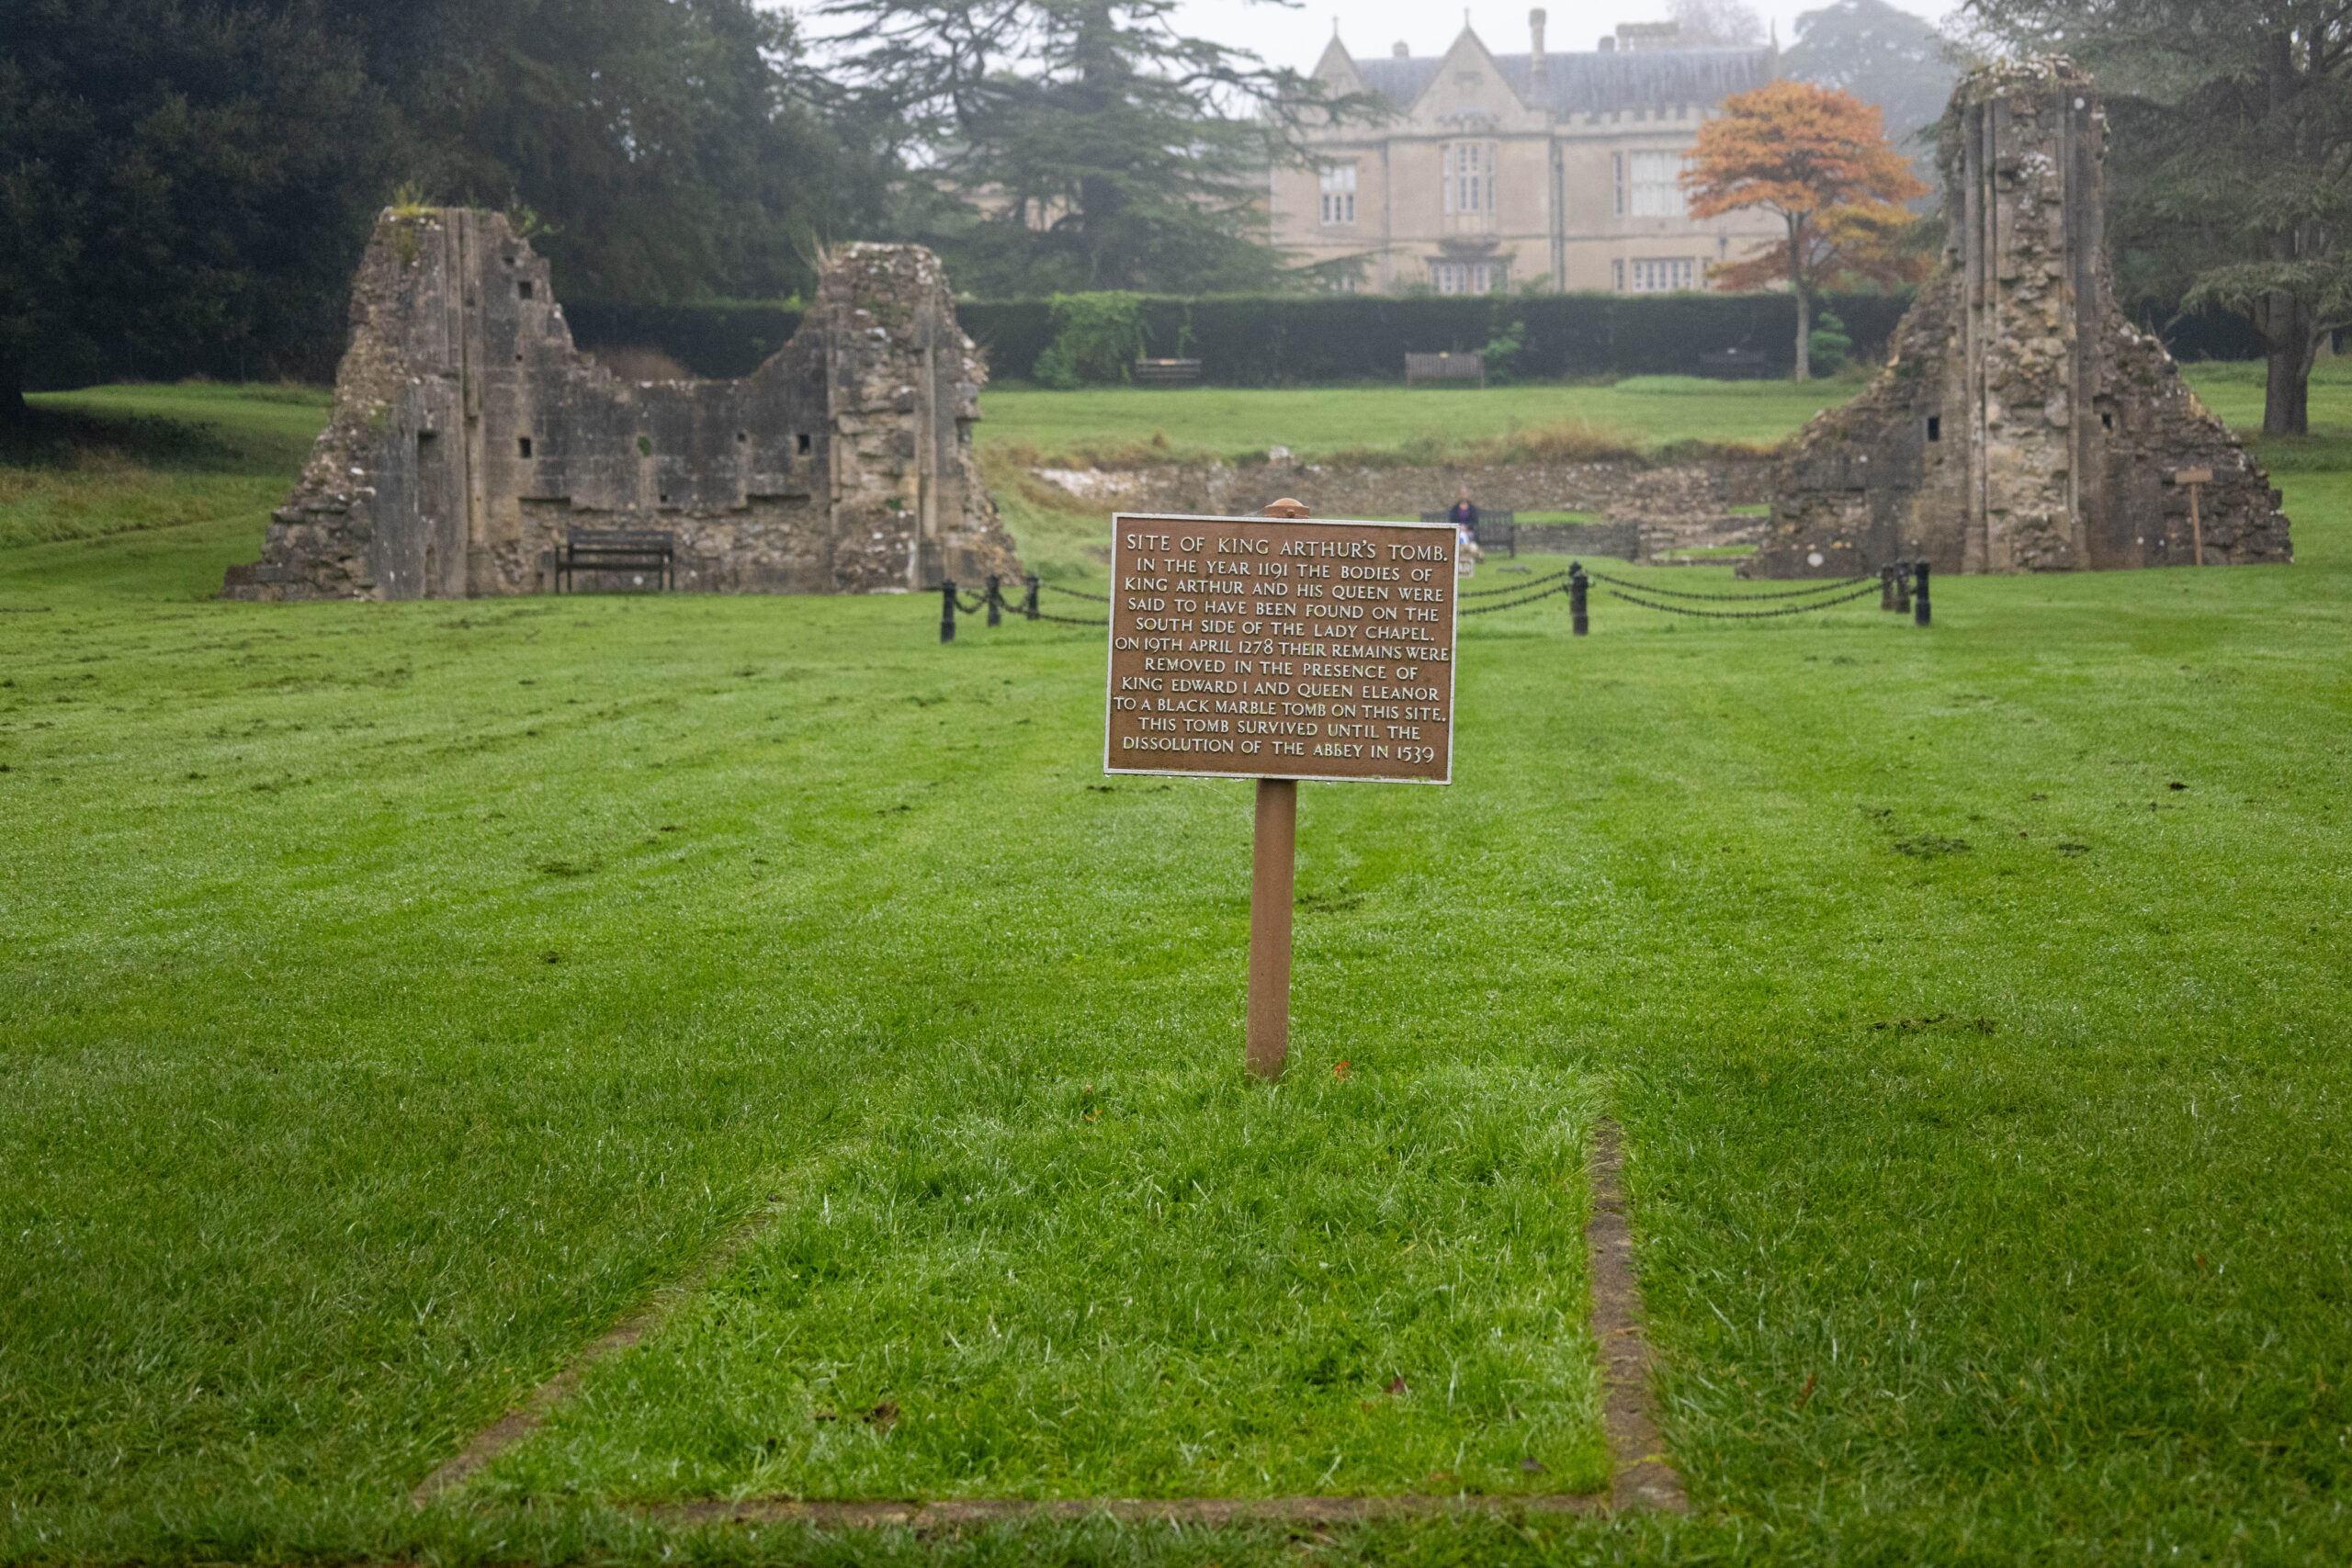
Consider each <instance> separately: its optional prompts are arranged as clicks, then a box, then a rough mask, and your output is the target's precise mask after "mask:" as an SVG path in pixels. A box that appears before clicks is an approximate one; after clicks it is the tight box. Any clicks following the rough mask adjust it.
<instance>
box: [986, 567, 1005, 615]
mask: <svg viewBox="0 0 2352 1568" xmlns="http://www.w3.org/2000/svg"><path fill="white" fill-rule="evenodd" d="M1003 589H1004V582H1003V580H1002V579H1001V578H1000V577H998V576H997V574H996V573H994V572H990V573H989V625H990V626H1002V625H1003V624H1004V615H1003V614H1002V612H1003V610H1004V592H1003Z"/></svg>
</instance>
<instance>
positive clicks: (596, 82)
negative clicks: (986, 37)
mask: <svg viewBox="0 0 2352 1568" xmlns="http://www.w3.org/2000/svg"><path fill="white" fill-rule="evenodd" d="M328 3H329V4H331V5H333V6H335V8H336V10H337V13H338V15H339V16H340V17H341V18H342V19H343V20H344V21H345V24H346V25H347V26H348V27H349V28H351V29H352V31H353V32H354V34H355V35H356V36H357V37H359V38H361V39H365V40H366V50H367V56H368V68H369V71H370V73H372V74H373V75H374V76H375V77H376V78H377V79H378V80H379V81H380V82H382V83H383V84H384V85H385V89H386V91H387V92H388V93H389V94H390V97H391V99H392V101H393V103H394V104H395V105H396V106H397V107H398V108H399V109H400V111H401V122H402V127H401V144H400V153H399V161H400V163H401V168H402V171H403V173H404V175H406V176H407V177H408V178H409V179H411V180H413V182H414V183H415V185H416V186H418V187H419V188H420V189H422V190H423V191H424V192H425V193H426V194H427V195H428V196H430V197H433V198H435V199H436V200H442V201H449V202H463V203H469V204H473V205H480V206H489V207H519V208H527V209H530V211H531V212H532V214H533V215H534V216H535V217H536V218H537V220H538V221H539V222H540V223H541V224H543V225H544V228H543V230H542V231H541V232H540V233H539V234H538V236H537V239H536V242H535V243H537V244H538V245H539V246H540V247H541V248H542V249H543V250H544V251H546V252H547V253H548V257H549V260H550V261H551V262H552V263H553V264H554V266H555V270H556V278H557V285H558V287H559V288H562V289H565V290H568V291H571V292H575V293H580V294H585V295H591V296H599V297H604V298H613V299H678V298H685V297H690V296H693V295H695V294H709V293H719V294H748V295H767V294H775V293H783V292H786V291H788V290H790V289H792V288H797V287H798V286H801V285H803V284H805V283H807V282H808V281H809V271H808V265H807V258H808V257H809V256H810V255H811V254H814V251H815V248H816V246H817V244H818V243H820V242H821V240H822V239H823V238H824V237H825V235H826V233H827V231H829V230H830V229H831V227H832V226H833V225H834V223H835V222H836V220H837V217H836V214H837V209H836V207H835V203H834V188H835V185H836V178H837V171H836V168H835V158H834V153H833V149H832V144H831V138H830V136H829V135H828V133H827V131H826V130H825V128H824V126H823V125H822V124H821V123H820V120H819V118H818V117H817V115H816V113H815V111H814V109H813V108H812V107H811V105H810V104H809V95H808V91H807V86H808V82H807V78H805V77H804V76H803V75H802V74H801V73H800V71H799V65H798V62H799V56H800V51H799V47H798V40H797V36H796V34H795V31H794V28H793V24H792V20H791V18H790V17H788V16H786V15H784V14H782V13H780V12H775V11H768V10H763V9H762V8H760V7H759V6H757V5H755V4H754V3H753V0H416V3H415V4H413V5H412V6H406V7H401V8H392V7H387V6H383V5H381V4H380V0H328Z"/></svg>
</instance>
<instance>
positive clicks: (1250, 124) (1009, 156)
mask: <svg viewBox="0 0 2352 1568" xmlns="http://www.w3.org/2000/svg"><path fill="white" fill-rule="evenodd" d="M1177 9H1178V6H1177V4H1176V0H978V3H964V0H833V3H832V4H830V5H828V6H826V7H825V11H826V14H828V15H829V16H831V17H835V18H838V19H840V20H842V21H844V22H846V23H848V24H849V27H848V30H847V33H846V36H845V39H844V48H845V51H846V58H845V60H844V62H843V73H842V74H843V77H844V81H845V84H846V90H845V91H844V92H843V94H842V100H841V107H842V115H843V119H844V123H846V124H849V125H851V126H854V127H856V128H857V133H856V135H855V137H854V140H857V141H862V143H863V150H864V152H865V155H866V156H867V157H868V158H869V159H870V160H871V161H872V164H873V166H874V167H875V169H876V171H877V173H878V175H879V177H881V178H883V179H887V180H888V182H889V183H890V186H891V197H892V200H893V202H894V205H895V213H896V220H897V222H898V224H899V226H900V227H901V228H902V229H903V230H906V231H911V232H915V233H918V234H921V235H922V237H925V238H928V239H930V240H932V241H933V243H936V244H938V245H940V246H941V247H942V248H943V249H944V250H946V251H947V252H948V253H949V254H950V255H951V259H952V260H953V262H954V264H955V265H956V274H957V280H958V282H959V283H960V284H962V285H963V286H964V287H966V288H973V289H976V290H977V291H980V292H988V293H1008V294H1009V293H1027V294H1036V293H1046V292H1052V291H1056V290H1083V289H1112V288H1159V289H1170V290H1184V291H1198V290H1212V289H1236V288H1264V287H1268V286H1275V285H1279V284H1281V283H1282V282H1283V281H1284V280H1285V277H1286V274H1287V271H1288V269H1287V268H1286V267H1285V265H1283V257H1282V256H1281V255H1280V254H1279V253H1277V252H1275V251H1274V250H1273V249H1272V247H1271V245H1270V244H1269V243H1267V242H1266V240H1265V238H1264V225H1265V223H1266V215H1265V210H1264V205H1263V203H1264V196H1265V190H1266V180H1267V175H1268V172H1269V170H1270V169H1271V167H1272V164H1273V162H1274V161H1275V160H1277V159H1280V158H1283V157H1295V156H1300V155H1302V153H1301V151H1300V149H1299V148H1298V146H1297V144H1296V133H1297V132H1298V131H1299V130H1300V129H1301V128H1302V127H1304V126H1305V125H1306V124H1308V123H1310V122H1312V121H1314V120H1316V119H1318V118H1329V117H1331V116H1334V115H1340V114H1362V113H1365V112H1368V109H1367V106H1366V104H1364V103H1363V102H1359V101H1356V100H1344V101H1332V100H1329V99H1328V98H1327V97H1326V96H1325V95H1324V93H1323V92H1322V91H1321V85H1320V84H1319V83H1317V82H1316V81H1314V80H1313V79H1311V78H1308V77H1305V76H1302V75H1300V74H1299V73H1296V72H1294V71H1289V70H1278V69H1272V68H1269V67H1267V66H1265V65H1263V64H1262V63H1261V62H1259V61H1258V60H1257V58H1256V57H1255V56H1253V55H1251V54H1250V53H1248V52H1247V51H1241V50H1236V49H1231V48H1227V47H1226V46H1223V45H1220V44H1216V43H1213V42H1210V41H1207V40H1205V39H1194V38H1187V37H1185V36H1183V35H1182V33H1180V32H1179V31H1177V29H1176V27H1175V24H1174V13H1175V12H1176V10H1177Z"/></svg>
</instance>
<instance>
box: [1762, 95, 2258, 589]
mask: <svg viewBox="0 0 2352 1568" xmlns="http://www.w3.org/2000/svg"><path fill="white" fill-rule="evenodd" d="M2106 136H2107V117H2106V116H2105V114H2104V113H2103V112H2102V111H2101V110H2100V107H2099V104H2098V96H2097V95H2096V94H2095V93H2094V92H2093V91H2092V88H2091V84H2090V79H2089V78H2088V77H2087V76H2086V75H2085V74H2084V73H2082V72H2081V71H2080V70H2078V69H2077V68H2076V67H2075V64H2074V63H2073V62H2071V61H2067V60H2064V59H2058V58H2045V59H2039V60H2032V61H2027V62H2018V63H2004V64H2000V65H1995V66H1990V67H1987V68H1985V69H1982V70H1979V71H1977V72H1975V73H1972V74H1971V75H1969V76H1967V77H1965V78H1963V79H1962V82H1961V84H1960V86H1959V88H1958V90H1957V91H1955V92H1954V94H1953V95H1952V101H1951V108H1950V109H1949V110H1947V111H1946V113H1945V116H1944V124H1943V135H1942V163H1943V169H1944V204H1945V210H1946V211H1947V212H1948V213H1950V214H1951V235H1950V238H1949V239H1948V240H1947V241H1946V242H1945V245H1944V255H1943V265H1942V266H1941V267H1940V268H1939V270H1938V272H1937V274H1936V276H1934V277H1933V278H1931V279H1930V280H1929V281H1928V284H1927V285H1926V286H1925V287H1924V288H1922V289H1921V290H1920V294H1919V299H1918V302H1917V304H1915V305H1914V306H1913V307H1912V308H1911V310H1910V312H1909V313H1908V314H1907V315H1905V317H1904V319H1903V321H1902V324H1901V325H1900V326H1898V327H1897V328H1896V330H1895V333H1894V349H1893V354H1892V356H1891V358H1890V359H1889V361H1888V364H1887V366H1886V367H1885V368H1884V369H1883V370H1882V371H1880V373H1879V375H1878V377H1877V378H1876V379H1875V380H1873V381H1872V382H1871V386H1870V388H1869V389H1868V390H1866V391H1865V392H1863V393H1862V395H1861V396H1860V397H1859V398H1857V399H1855V400H1853V401H1852V402H1851V403H1849V404H1848V405H1847V406H1846V407H1844V408H1842V409H1837V410H1833V411H1831V412H1826V413H1824V414H1822V415H1820V416H1819V417H1818V418H1816V419H1815V420H1814V421H1813V422H1812V423H1810V424H1808V425H1807V426H1806V427H1805V429H1804V434H1803V435H1801V436H1800V437H1799V438H1798V442H1797V446H1796V447H1795V449H1794V451H1793V452H1792V454H1791V456H1790V457H1788V458H1787V459H1785V460H1784V461H1783V463H1782V464H1781V468H1780V470H1779V472H1778V473H1777V474H1776V475H1775V477H1774V485H1773V491H1772V516H1771V521H1770V525H1769V527H1768V529H1767V531H1766V535H1765V539H1764V542H1763V544H1762V545H1761V546H1760V547H1758V554H1757V556H1756V558H1755V560H1754V562H1753V564H1752V565H1751V566H1750V568H1749V569H1748V570H1749V572H1750V574H1751V575H1755V576H1758V577H1850V576H1859V575H1861V574H1864V573H1867V572H1870V571H1874V570H1877V569H1878V568H1879V567H1881V566H1883V565H1885V564H1886V563H1887V562H1889V561H1893V560H1895V559H1897V558H1908V559H1913V560H1918V559H1925V560H1928V561H1929V562H1931V563H1932V564H1933V565H1934V566H1935V568H1936V569H1937V570H1942V571H1972V572H2014V571H2066V570H2083V569H2086V568H2088V569H2105V568H2115V567H2140V566H2173V565H2186V564H2188V563H2190V562H2191V561H2192V560H2193V559H2194V558H2195V556H2194V551H2193V549H2192V543H2191V541H2192V538H2193V536H2194V535H2195V532H2196V530H2195V529H2194V528H2193V527H2192V525H2191V520H2190V513H2189V507H2190V502H2191V495H2190V491H2189V488H2188V486H2187V485H2184V484H2182V483H2180V482H2178V481H2177V478H2176V476H2177V475H2178V474H2180V473H2181V472H2183V471H2184V470H2187V471H2194V470H2198V469H2210V470H2211V474H2212V478H2211V481H2210V482H2208V483H2204V484H2201V485H2199V487H2198V494H2197V495H2196V497H2195V500H2196V502H2197V507H2198V516H2199V520H2200V522H2201V525H2202V532H2203V538H2204V559H2205V561H2206V562H2209V563H2212V564H2222V563H2244V562H2256V561H2278V562H2284V561H2289V560H2291V559H2293V557H2294V552H2293V547H2292V546H2291V545H2290V542H2289V539H2288V533H2287V519H2286V517H2285V516H2284V515H2283V514H2282V513H2280V512H2279V510H2278V491H2274V490H2272V489H2271V488H2270V482H2269V479H2268V477H2267V476H2266V475H2265V474H2264V473H2263V472H2262V470H2260V469H2259V468H2256V467H2255V466H2254V464H2253V462H2252V460H2251V459H2249V458H2248V457H2247V456H2246V454H2245V449H2244V448H2243V447H2241V446H2239V445H2238V443H2237V442H2236V440H2235V439H2234V438H2233V437H2232V435H2231V434H2230V433H2229V431H2228V430H2227V429H2226V428H2224V427H2223V425H2222V423H2221V422H2220V421H2219V420H2217V419H2215V418H2214V417H2213V416H2212V415H2211V413H2210V412H2207V411H2206V409H2205V407H2204V405H2203V404H2202V403H2200V402H2199V401H2198V399H2197V395H2196V394H2195V393H2194V392H2192V391H2190V390H2189V389H2188V387H2186V386H2185V385H2183V384H2182V382H2181V380H2180V377H2179V373H2178V371H2177V368H2176V367H2174V365H2173V361H2172V356H2171V355H2169V354H2167V353H2165V347H2164V345H2163V344H2161V343H2159V342H2158V341H2157V340H2156V339H2155V338H2154V337H2153V336H2151V335H2149V334H2148V333H2143V332H2140V331H2138V330H2137V329H2135V328H2134V327H2133V326H2132V325H2131V322H2130V321H2126V320H2125V319H2124V317H2123V315H2122V313H2121V312H2120V310H2117V309H2116V306H2115V298H2114V288H2113V282H2112V279H2111V277H2110V276H2109V270H2108V264H2107V258H2106V254H2105V246H2104V240H2103V232H2102V231H2103V226H2104V216H2105V209H2106V193H2105V186H2104V184H2103V180H2104V172H2103V167H2104V163H2105V158H2106V145H2105V143H2106Z"/></svg>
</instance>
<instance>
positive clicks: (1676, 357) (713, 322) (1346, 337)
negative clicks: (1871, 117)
mask: <svg viewBox="0 0 2352 1568" xmlns="http://www.w3.org/2000/svg"><path fill="white" fill-rule="evenodd" d="M1905 303H1906V301H1905V300H1904V299H1900V298H1887V297H1885V296H1882V295H1875V294H1851V295H1843V294H1841V295H1836V296H1833V297H1832V298H1831V299H1830V304H1831V306H1832V308H1833V309H1835V310H1836V311H1837V313H1838V316H1839V318H1840V319H1842V320H1843V321H1845V323H1846V331H1847V333H1848V335H1849V336H1850V337H1852V338H1853V340H1854V343H1855V346H1856V351H1857V353H1858V354H1860V355H1863V356H1865V357H1871V356H1875V355H1877V354H1878V353H1879V352H1880V350H1881V348H1882V347H1883V344H1885V342H1886V338H1887V334H1888V333H1891V332H1892V331H1893V330H1894V323H1895V321H1896V320H1897V319H1898V318H1899V317H1901V315H1902V314H1903V310H1904V307H1905ZM1051 311H1052V308H1051V306H1050V305H1049V304H1048V303H1047V302H1046V301H1045V300H1042V299H1020V300H1008V301H1001V302H979V303H967V304H964V305H959V306H957V307H956V317H957V319H958V320H960V321H962V322H963V324H964V330H965V331H966V332H967V333H971V334H972V337H973V339H974V340H975V341H977V342H978V344H980V346H981V348H982V349H983V350H985V351H986V352H987V354H988V356H989V367H990V368H991V371H992V373H993V374H994V375H996V376H997V377H998V378H1012V377H1026V376H1027V375H1028V374H1029V370H1030V367H1032V366H1034V365H1035V363H1036V362H1037V356H1038V355H1040V354H1043V353H1044V352H1045V351H1046V344H1049V343H1051V342H1052V341H1053V328H1052V322H1051V319H1050V318H1051ZM566 314H567V315H568V316H569V317H570V319H571V331H572V335H573V337H574V339H575V340H576V341H578V342H579V343H580V344H581V345H582V347H586V348H594V347H602V346H605V345H618V344H639V345H649V346H652V347H656V348H660V349H662V350H663V351H664V352H665V353H667V354H669V355H671V356H672V357H673V358H675V359H677V360H678V361H679V362H680V363H682V364H684V366H686V367H688V368H689V369H692V370H693V371H695V373H696V374H698V375H703V376H742V375H747V374H749V373H750V372H751V370H752V368H753V367H756V366H757V365H758V364H759V363H760V361H761V360H763V359H764V358H765V357H766V356H767V355H770V354H773V353H774V352H775V350H776V349H777V348H779V347H781V346H783V344H784V342H785V340H786V338H788V337H790V336H791V335H792V332H793V329H794V328H796V327H797V326H798V325H799V321H800V312H799V311H797V310H793V309H790V308H788V307H786V306H781V305H757V304H711V305H678V306H622V305H599V304H580V305H572V306H569V307H567V309H566ZM1144 322H1145V330H1146V334H1147V338H1148V344H1149V347H1150V351H1151V352H1152V353H1153V354H1155V355H1168V356H1170V357H1174V356H1180V355H1181V356H1185V357H1191V358H1197V359H1199V360H1200V361H1201V362H1202V375H1203V377H1204V379H1206V380H1207V381H1209V382H1210V383H1211V384H1213V385H1216V386H1224V387H1273V386H1288V385H1304V384H1311V383H1315V382H1329V381H1397V380H1402V379H1403V378H1404V368H1405V355H1406V354H1407V353H1408V352H1411V353H1435V352H1439V351H1442V350H1453V351H1458V350H1464V349H1474V348H1483V347H1485V346H1486V344H1487V343H1489V342H1490V341H1492V340H1493V339H1495V338H1496V337H1498V336H1500V335H1501V334H1502V333H1504V331H1505V330H1506V329H1508V328H1509V327H1510V325H1511V324H1512V323H1513V322H1519V323H1522V324H1523V327H1524V330H1523V331H1522V332H1521V334H1520V336H1521V343H1522V346H1521V350H1520V353H1519V356H1518V361H1517V363H1516V365H1515V366H1514V367H1513V373H1514V374H1515V375H1516V376H1517V377H1519V378H1535V379H1544V380H1549V379H1554V378H1561V377H1583V376H1640V375H1693V374H1696V373H1697V372H1698V369H1699V356H1700V355H1702V354H1707V353H1712V352H1713V351H1715V350H1718V349H1725V348H1752V349H1758V350H1760V351H1762V352H1763V353H1764V354H1765V355H1769V356H1770V364H1772V365H1773V366H1774V367H1777V368H1778V369H1779V370H1780V371H1781V372H1782V373H1785V372H1786V371H1787V370H1788V368H1789V366H1790V362H1791V360H1792V356H1793V352H1794V346H1795V340H1796V306H1795V302H1794V301H1793V300H1792V299H1788V298H1787V297H1786V296H1781V295H1770V294H1652V295H1624V294H1544V295H1535V296H1528V297H1517V296H1510V295H1503V296H1482V297H1476V298H1453V299H1443V298H1410V299H1397V298H1391V297H1387V296H1380V295H1363V294H1356V295H1332V296H1322V297H1309V298H1299V297H1295V296H1262V297H1250V296H1235V297H1225V298H1211V299H1149V300H1147V301H1146V302H1145V306H1144Z"/></svg>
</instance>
